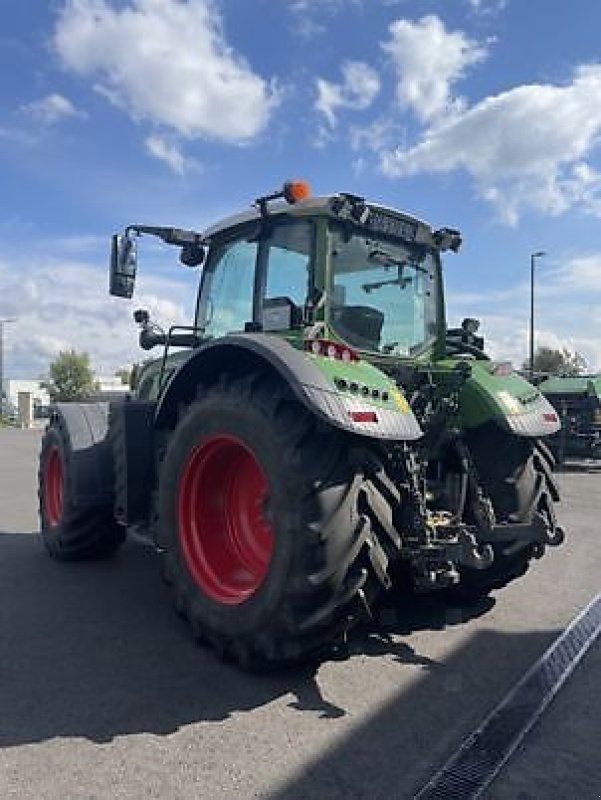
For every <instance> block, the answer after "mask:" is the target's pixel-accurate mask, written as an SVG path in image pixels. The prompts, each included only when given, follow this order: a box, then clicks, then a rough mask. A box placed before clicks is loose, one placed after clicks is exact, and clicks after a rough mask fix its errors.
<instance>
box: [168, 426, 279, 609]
mask: <svg viewBox="0 0 601 800" xmlns="http://www.w3.org/2000/svg"><path fill="white" fill-rule="evenodd" d="M268 489H269V483H268V480H267V477H266V475H265V472H264V471H263V468H262V467H261V465H260V464H259V462H258V461H257V459H256V458H255V456H254V454H253V453H252V451H251V450H250V448H249V447H248V446H247V445H246V444H244V443H243V442H242V441H241V440H240V439H238V438H237V437H235V436H231V435H229V434H220V435H216V436H212V437H210V438H209V439H206V440H205V441H204V442H202V444H200V445H198V446H197V447H195V448H194V449H193V450H192V451H191V453H190V454H189V456H188V458H187V460H186V462H185V464H184V466H183V469H182V473H181V477H180V481H179V492H178V535H179V540H180V543H181V547H182V551H183V554H184V559H185V561H186V565H187V567H188V569H189V571H190V574H191V575H192V578H193V579H194V581H195V583H196V585H197V586H198V587H199V588H200V589H201V590H202V592H203V593H204V594H206V595H207V596H208V597H210V598H211V599H213V600H215V601H217V602H218V603H222V604H225V605H238V604H240V603H244V602H245V601H246V600H248V599H249V598H250V597H252V595H254V594H255V592H256V591H257V590H258V589H259V588H260V586H261V585H262V584H263V582H264V580H265V577H266V575H267V573H268V571H269V566H270V564H271V559H272V557H273V550H274V541H275V537H274V534H273V528H272V526H271V523H270V522H269V521H268V520H267V519H266V518H265V514H266V506H267V501H268Z"/></svg>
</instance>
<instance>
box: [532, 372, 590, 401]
mask: <svg viewBox="0 0 601 800" xmlns="http://www.w3.org/2000/svg"><path fill="white" fill-rule="evenodd" d="M538 388H539V389H540V390H541V392H542V393H543V394H544V395H548V394H584V395H587V396H589V397H597V398H598V399H600V400H601V375H582V376H580V375H578V376H574V377H568V376H565V377H552V378H547V379H546V380H544V381H543V382H542V383H540V384H539V387H538Z"/></svg>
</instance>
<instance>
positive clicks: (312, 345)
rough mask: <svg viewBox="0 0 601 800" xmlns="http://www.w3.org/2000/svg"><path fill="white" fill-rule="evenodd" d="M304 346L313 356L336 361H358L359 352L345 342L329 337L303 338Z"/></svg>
mask: <svg viewBox="0 0 601 800" xmlns="http://www.w3.org/2000/svg"><path fill="white" fill-rule="evenodd" d="M304 348H305V350H306V351H307V352H308V353H313V355H315V356H325V357H326V358H334V359H336V360H338V361H346V362H350V361H359V354H358V353H357V352H356V351H355V350H353V348H352V347H349V346H348V345H346V344H341V343H340V342H333V341H332V340H331V339H305V342H304Z"/></svg>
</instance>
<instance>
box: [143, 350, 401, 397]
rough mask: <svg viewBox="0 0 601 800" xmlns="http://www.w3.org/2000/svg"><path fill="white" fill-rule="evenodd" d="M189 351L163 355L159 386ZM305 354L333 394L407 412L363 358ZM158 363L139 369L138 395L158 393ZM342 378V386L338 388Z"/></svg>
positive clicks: (396, 393) (382, 375)
mask: <svg viewBox="0 0 601 800" xmlns="http://www.w3.org/2000/svg"><path fill="white" fill-rule="evenodd" d="M273 335H275V334H273ZM282 338H286V339H287V340H288V341H289V343H290V344H291V345H292V346H293V347H295V349H297V350H302V349H303V343H302V338H301V337H300V336H294V337H292V336H289V335H287V336H285V337H282ZM193 352H194V351H192V350H187V351H178V352H174V353H172V354H170V355H168V356H167V358H166V360H165V377H164V379H163V381H162V387H163V388H165V387H166V386H167V385H168V384H169V382H170V380H171V378H172V377H173V375H174V374H175V373H176V372H177V370H178V369H179V367H181V366H182V365H183V364H184V363H185V362H186V361H187V360H188V359H189V358H190V356H191V355H192V353H193ZM305 357H306V358H307V360H308V361H310V362H311V363H312V364H313V365H314V366H315V367H317V369H319V371H320V372H321V374H322V375H323V376H324V377H325V378H326V379H327V380H328V381H329V382H330V383H331V384H332V392H333V393H335V394H337V395H338V394H339V395H341V396H349V397H352V396H355V397H357V399H360V400H361V402H362V404H367V405H371V406H374V407H377V408H386V409H389V410H390V411H396V412H399V411H400V412H402V413H408V412H409V404H408V403H407V401H406V400H405V398H404V396H403V394H402V393H401V392H400V391H399V390H398V389H397V386H396V384H395V383H394V381H393V380H392V379H391V378H389V377H388V375H386V374H385V373H384V372H382V371H381V370H379V369H378V368H377V367H375V366H373V365H372V364H370V363H368V362H367V361H364V360H361V361H350V362H345V361H341V360H339V359H335V358H328V357H324V356H317V355H314V354H313V353H310V352H307V353H305ZM162 364H163V359H162V358H158V359H156V360H153V361H151V362H148V363H147V364H146V365H145V366H144V367H143V369H142V370H141V372H140V375H139V378H138V386H137V390H136V393H137V395H138V396H139V397H140V398H143V399H144V400H149V401H152V402H154V401H156V400H158V398H159V396H160V395H161V394H162V391H161V384H160V380H161V366H162ZM342 381H344V382H345V384H346V386H344V387H343V388H342V389H341V386H343V384H342V383H341V382H342Z"/></svg>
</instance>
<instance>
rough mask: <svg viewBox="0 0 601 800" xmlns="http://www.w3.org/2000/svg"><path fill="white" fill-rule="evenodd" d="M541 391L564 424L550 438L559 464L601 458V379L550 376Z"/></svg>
mask: <svg viewBox="0 0 601 800" xmlns="http://www.w3.org/2000/svg"><path fill="white" fill-rule="evenodd" d="M538 388H539V390H540V391H541V392H542V393H543V394H544V395H545V397H546V398H547V399H548V400H549V402H550V403H551V404H552V405H553V407H554V408H555V410H556V411H557V414H558V415H559V418H560V421H561V430H559V431H558V432H557V433H555V434H553V436H551V437H550V438H549V446H550V447H551V449H552V450H553V453H554V455H555V457H556V459H557V461H558V462H559V463H563V462H564V461H565V460H566V459H568V458H601V375H577V376H550V377H548V378H545V379H544V380H542V381H541V382H540V383H539V384H538Z"/></svg>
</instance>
